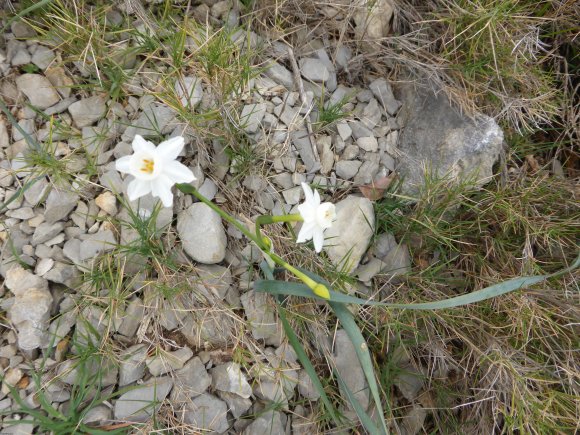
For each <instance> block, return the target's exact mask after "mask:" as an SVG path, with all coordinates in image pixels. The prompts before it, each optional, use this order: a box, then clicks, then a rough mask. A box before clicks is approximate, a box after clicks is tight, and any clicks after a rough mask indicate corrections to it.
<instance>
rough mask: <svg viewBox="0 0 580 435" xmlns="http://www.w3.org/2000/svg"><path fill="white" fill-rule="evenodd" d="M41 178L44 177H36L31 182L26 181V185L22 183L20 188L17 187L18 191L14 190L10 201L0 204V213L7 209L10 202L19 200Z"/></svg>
mask: <svg viewBox="0 0 580 435" xmlns="http://www.w3.org/2000/svg"><path fill="white" fill-rule="evenodd" d="M42 177H44V175H39V176H38V177H36V178H34V179H32V180H28V181H27V182H26V183H24V185H23V186H22V187H19V188H18V190H16V192H14V194H13V195H12V196H11V197H10V199H8V200H7V201H4V202H3V203H2V204H0V212H2V211H4V209H5V208H6V207H8V204H10V203H11V202H12V201H16V200H17V199H18V198H20V195H22V194H23V193H24V192H26V191H27V190H28V189H30V188H31V187H32V186H33V185H34V183H36V182H37V181H38V180H40V179H41V178H42Z"/></svg>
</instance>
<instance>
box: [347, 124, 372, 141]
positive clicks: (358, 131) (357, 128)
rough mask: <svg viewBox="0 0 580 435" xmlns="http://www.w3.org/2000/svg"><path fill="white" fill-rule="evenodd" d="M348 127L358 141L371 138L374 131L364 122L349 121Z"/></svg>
mask: <svg viewBox="0 0 580 435" xmlns="http://www.w3.org/2000/svg"><path fill="white" fill-rule="evenodd" d="M348 126H349V127H350V129H351V131H352V137H353V138H355V139H358V138H360V137H371V136H373V131H372V130H371V129H370V128H367V127H366V126H365V125H364V124H363V123H362V121H348Z"/></svg>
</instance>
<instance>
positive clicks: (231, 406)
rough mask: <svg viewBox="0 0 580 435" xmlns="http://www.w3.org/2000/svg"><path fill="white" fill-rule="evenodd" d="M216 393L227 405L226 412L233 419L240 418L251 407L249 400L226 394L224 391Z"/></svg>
mask: <svg viewBox="0 0 580 435" xmlns="http://www.w3.org/2000/svg"><path fill="white" fill-rule="evenodd" d="M217 393H218V396H219V397H220V399H222V400H223V401H225V402H226V403H227V405H228V411H229V412H230V413H231V414H232V415H233V417H234V418H240V417H241V416H242V415H244V414H245V413H246V412H247V411H248V409H250V407H251V406H252V401H251V400H250V399H244V398H243V397H240V396H238V395H237V394H234V393H226V392H224V391H218V392H217Z"/></svg>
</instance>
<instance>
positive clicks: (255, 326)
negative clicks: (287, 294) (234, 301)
mask: <svg viewBox="0 0 580 435" xmlns="http://www.w3.org/2000/svg"><path fill="white" fill-rule="evenodd" d="M240 299H241V301H242V306H243V307H244V311H245V313H246V319H247V321H248V324H249V326H250V329H251V331H252V336H253V337H254V338H255V339H256V340H260V339H264V340H266V343H268V344H274V345H279V344H280V341H281V338H282V337H281V335H282V325H281V324H280V322H279V320H278V318H277V316H276V310H275V308H274V305H273V302H272V301H271V299H270V297H269V296H268V295H267V294H266V293H258V292H255V291H253V290H250V291H248V292H246V293H244V294H243V295H242V296H241V297H240Z"/></svg>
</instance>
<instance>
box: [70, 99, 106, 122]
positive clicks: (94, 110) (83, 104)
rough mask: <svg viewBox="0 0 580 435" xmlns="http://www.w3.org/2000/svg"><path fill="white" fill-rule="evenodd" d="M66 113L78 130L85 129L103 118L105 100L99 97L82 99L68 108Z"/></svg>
mask: <svg viewBox="0 0 580 435" xmlns="http://www.w3.org/2000/svg"><path fill="white" fill-rule="evenodd" d="M68 111H69V113H70V114H71V116H72V118H73V121H74V123H75V125H76V126H77V127H78V128H83V127H87V126H89V125H92V124H94V123H95V122H97V121H98V120H99V119H101V118H103V117H104V116H105V113H106V112H107V105H106V99H105V97H103V96H100V95H97V96H94V97H89V98H84V99H82V100H79V101H77V102H76V103H72V104H71V105H70V106H68Z"/></svg>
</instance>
